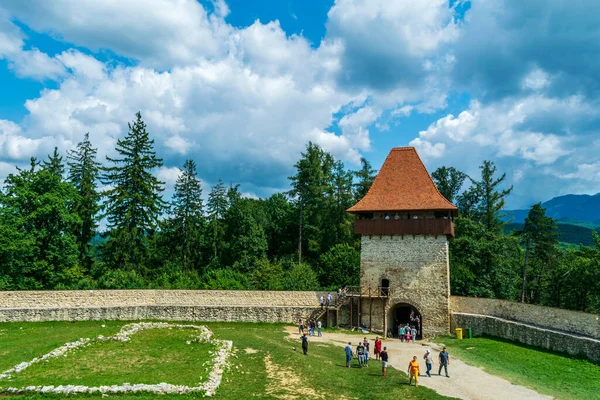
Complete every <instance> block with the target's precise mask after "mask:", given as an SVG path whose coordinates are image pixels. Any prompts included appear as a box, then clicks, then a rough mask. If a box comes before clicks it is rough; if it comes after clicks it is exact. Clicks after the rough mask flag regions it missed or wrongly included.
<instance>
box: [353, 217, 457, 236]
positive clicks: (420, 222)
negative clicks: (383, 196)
mask: <svg viewBox="0 0 600 400" xmlns="http://www.w3.org/2000/svg"><path fill="white" fill-rule="evenodd" d="M354 233H356V234H357V235H386V236H387V235H390V236H391V235H446V236H447V237H454V223H453V222H452V220H451V219H357V220H356V221H355V225H354Z"/></svg>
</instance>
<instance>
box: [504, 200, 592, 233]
mask: <svg viewBox="0 0 600 400" xmlns="http://www.w3.org/2000/svg"><path fill="white" fill-rule="evenodd" d="M542 206H543V207H544V208H545V209H546V215H548V216H549V217H552V218H554V219H556V220H557V221H558V222H559V223H562V224H565V225H571V226H575V225H578V226H582V227H586V228H597V227H600V193H596V194H595V195H587V194H567V195H564V196H559V197H555V198H553V199H551V200H548V201H546V202H544V203H542ZM528 211H529V210H506V211H505V212H507V213H509V216H507V217H506V218H505V220H507V221H511V222H512V223H523V222H525V217H527V213H528Z"/></svg>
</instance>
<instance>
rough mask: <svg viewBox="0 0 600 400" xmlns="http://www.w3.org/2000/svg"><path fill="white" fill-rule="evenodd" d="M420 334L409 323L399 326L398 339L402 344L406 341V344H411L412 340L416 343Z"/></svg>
mask: <svg viewBox="0 0 600 400" xmlns="http://www.w3.org/2000/svg"><path fill="white" fill-rule="evenodd" d="M418 332H419V331H418V330H417V327H416V326H414V325H409V324H408V323H407V324H406V325H402V324H400V325H398V339H400V340H402V342H405V341H406V343H410V341H411V340H412V341H413V342H414V341H416V340H417V334H418Z"/></svg>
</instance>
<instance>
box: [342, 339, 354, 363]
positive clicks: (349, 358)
mask: <svg viewBox="0 0 600 400" xmlns="http://www.w3.org/2000/svg"><path fill="white" fill-rule="evenodd" d="M344 350H345V351H346V367H348V368H350V363H351V362H352V343H350V342H348V344H347V345H346V347H345V348H344Z"/></svg>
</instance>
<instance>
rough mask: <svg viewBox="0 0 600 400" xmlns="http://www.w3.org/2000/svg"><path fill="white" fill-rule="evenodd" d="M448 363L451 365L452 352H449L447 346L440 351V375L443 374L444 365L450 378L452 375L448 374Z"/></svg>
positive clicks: (447, 376)
mask: <svg viewBox="0 0 600 400" xmlns="http://www.w3.org/2000/svg"><path fill="white" fill-rule="evenodd" d="M448 365H450V354H448V352H447V351H446V348H445V347H444V348H443V349H442V351H441V352H440V369H439V371H438V375H442V367H444V372H446V378H450V375H448Z"/></svg>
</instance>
